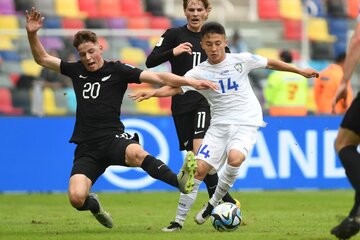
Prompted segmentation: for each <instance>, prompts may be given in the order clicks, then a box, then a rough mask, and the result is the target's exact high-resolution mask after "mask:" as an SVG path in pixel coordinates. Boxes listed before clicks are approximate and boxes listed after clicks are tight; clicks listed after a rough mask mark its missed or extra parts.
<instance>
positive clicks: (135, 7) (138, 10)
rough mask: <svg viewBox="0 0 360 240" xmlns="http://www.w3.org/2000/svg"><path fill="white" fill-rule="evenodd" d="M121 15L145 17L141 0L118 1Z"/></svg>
mask: <svg viewBox="0 0 360 240" xmlns="http://www.w3.org/2000/svg"><path fill="white" fill-rule="evenodd" d="M120 8H121V13H122V14H123V15H126V16H141V15H146V13H145V11H144V7H143V5H142V1H141V0H120Z"/></svg>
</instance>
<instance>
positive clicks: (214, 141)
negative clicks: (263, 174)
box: [196, 124, 259, 171]
mask: <svg viewBox="0 0 360 240" xmlns="http://www.w3.org/2000/svg"><path fill="white" fill-rule="evenodd" d="M258 129H259V127H257V126H249V125H240V124H216V125H210V128H209V129H208V131H207V132H206V134H205V137H204V139H203V142H202V144H201V146H200V148H199V150H198V152H197V154H196V158H197V159H201V160H204V161H205V162H207V163H208V164H210V165H211V166H212V167H214V168H215V170H217V171H219V170H220V169H221V167H222V166H223V165H224V163H225V162H226V161H227V156H228V153H229V151H230V150H237V151H240V152H241V153H242V154H244V155H245V158H246V157H247V155H248V153H249V152H250V151H251V149H252V148H253V146H254V144H255V142H256V136H257V133H258Z"/></svg>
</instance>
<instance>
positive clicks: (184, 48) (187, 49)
mask: <svg viewBox="0 0 360 240" xmlns="http://www.w3.org/2000/svg"><path fill="white" fill-rule="evenodd" d="M192 47H193V45H192V44H191V43H189V42H185V43H180V44H179V45H178V46H177V47H176V48H174V49H173V54H174V56H175V57H176V56H179V55H180V54H182V53H188V54H190V55H192Z"/></svg>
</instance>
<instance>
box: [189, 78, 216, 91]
mask: <svg viewBox="0 0 360 240" xmlns="http://www.w3.org/2000/svg"><path fill="white" fill-rule="evenodd" d="M190 84H191V86H192V87H193V88H195V89H196V90H205V89H212V90H214V91H215V90H217V89H218V86H217V84H216V83H214V82H211V81H208V80H191V82H190Z"/></svg>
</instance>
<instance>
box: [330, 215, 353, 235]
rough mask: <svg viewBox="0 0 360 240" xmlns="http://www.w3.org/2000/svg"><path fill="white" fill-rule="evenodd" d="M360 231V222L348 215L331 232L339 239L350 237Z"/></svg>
mask: <svg viewBox="0 0 360 240" xmlns="http://www.w3.org/2000/svg"><path fill="white" fill-rule="evenodd" d="M359 231H360V224H359V223H358V222H357V221H356V220H355V218H350V217H346V218H345V219H344V220H343V221H342V222H341V223H340V224H339V225H337V226H335V227H334V228H333V229H332V230H331V234H333V235H335V236H336V237H337V238H339V239H349V238H351V237H352V236H354V235H356V234H357V233H358V232H359Z"/></svg>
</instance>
